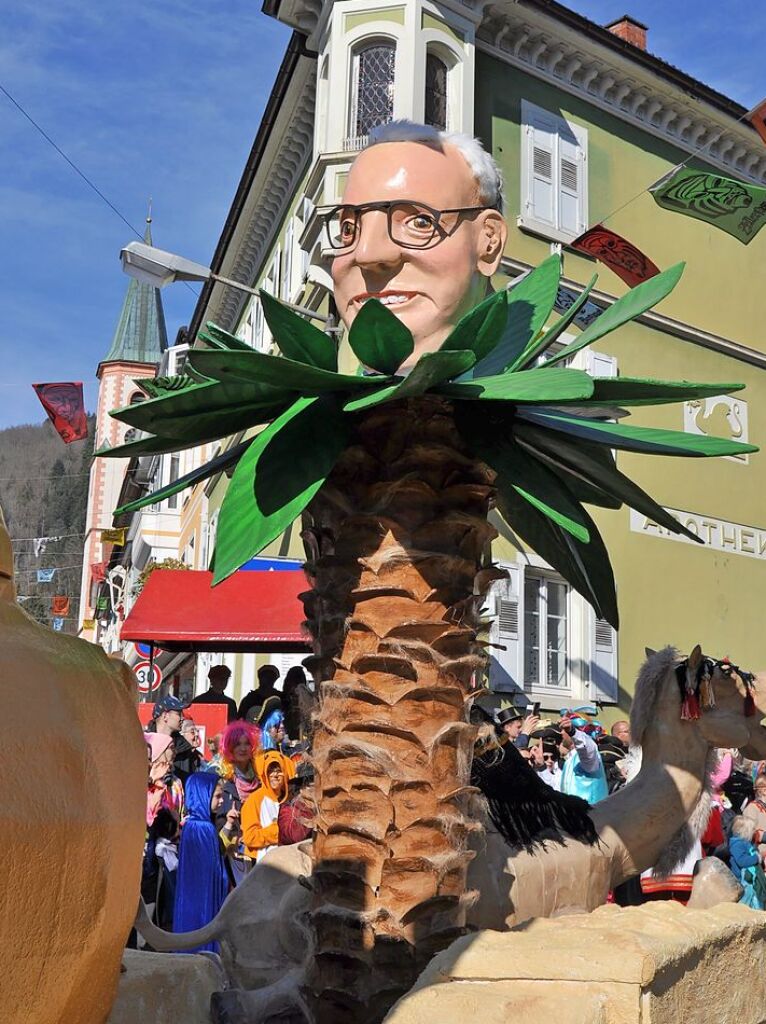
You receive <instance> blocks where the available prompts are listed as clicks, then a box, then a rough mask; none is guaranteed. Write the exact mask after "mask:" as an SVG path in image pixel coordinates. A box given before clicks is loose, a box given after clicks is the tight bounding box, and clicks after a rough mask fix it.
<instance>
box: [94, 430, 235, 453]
mask: <svg viewBox="0 0 766 1024" xmlns="http://www.w3.org/2000/svg"><path fill="white" fill-rule="evenodd" d="M220 436H221V435H220V434H219V433H217V432H216V433H214V434H211V436H210V437H205V438H202V439H199V440H191V441H189V440H186V441H182V440H181V439H180V438H178V437H165V436H163V437H157V436H155V435H153V434H148V435H147V436H146V437H138V438H136V439H135V441H126V442H125V443H124V444H117V445H114V447H112V448H110V447H109V446H108V445H107V446H105V447H103V448H99V449H98V451H96V452H94V453H93V454H94V455H95V456H96V457H97V458H99V457H103V458H105V459H132V458H136V457H138V456H139V455H167V454H168V453H169V452H181V451H184V450H185V449H187V448H195V447H196V446H197V445H198V444H203V443H204V442H205V441H215V440H217V439H218V438H219V437H220Z"/></svg>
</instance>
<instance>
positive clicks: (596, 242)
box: [570, 224, 660, 288]
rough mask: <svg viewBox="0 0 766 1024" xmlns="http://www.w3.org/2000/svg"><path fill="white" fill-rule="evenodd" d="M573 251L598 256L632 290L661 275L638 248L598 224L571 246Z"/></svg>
mask: <svg viewBox="0 0 766 1024" xmlns="http://www.w3.org/2000/svg"><path fill="white" fill-rule="evenodd" d="M570 245H571V247H572V248H573V249H577V250H578V251H579V252H585V253H587V254H588V255H589V256H595V258H596V259H597V260H600V261H601V262H602V263H603V264H604V265H605V266H607V267H609V269H610V270H612V271H614V273H615V274H617V276H618V277H620V278H622V280H623V281H624V282H625V284H627V285H628V286H629V287H630V288H635V286H636V285H637V284H641V282H642V281H648V280H649V278H650V277H654V276H655V274H659V272H660V270H659V267H656V266H655V265H654V263H652V261H651V260H650V259H649V257H648V256H645V255H644V254H643V253H642V252H641V250H640V249H637V248H636V247H635V245H633V244H632V243H631V242H629V241H628V240H627V238H623V237H622V235H618V234H617V233H616V232H614V231H611V230H610V229H609V228H605V227H604V226H603V224H597V225H596V226H595V227H594V228H588V230H587V231H586V232H585V233H584V234H582V235H580V237H579V238H575V240H574V242H571V243H570Z"/></svg>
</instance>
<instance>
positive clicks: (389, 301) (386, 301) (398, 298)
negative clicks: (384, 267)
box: [354, 292, 417, 307]
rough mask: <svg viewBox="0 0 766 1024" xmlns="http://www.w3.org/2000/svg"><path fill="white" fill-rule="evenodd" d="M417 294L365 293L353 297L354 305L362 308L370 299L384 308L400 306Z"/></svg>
mask: <svg viewBox="0 0 766 1024" xmlns="http://www.w3.org/2000/svg"><path fill="white" fill-rule="evenodd" d="M416 295H417V292H366V293H364V294H363V295H357V296H355V297H354V303H355V304H356V305H358V306H363V305H364V303H365V302H368V301H369V300H370V299H377V300H378V302H380V303H381V304H382V305H384V306H390V307H393V306H402V305H404V303H405V302H409V301H410V299H414V298H415V296H416Z"/></svg>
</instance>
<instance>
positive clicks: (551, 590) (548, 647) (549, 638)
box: [524, 573, 569, 691]
mask: <svg viewBox="0 0 766 1024" xmlns="http://www.w3.org/2000/svg"><path fill="white" fill-rule="evenodd" d="M568 603H569V586H568V585H567V584H566V583H564V582H563V580H560V579H554V578H553V577H550V576H543V575H536V574H535V575H533V574H532V573H528V574H527V575H526V576H525V579H524V689H525V690H540V689H548V688H551V687H554V688H556V689H558V690H562V691H563V690H568V682H569V679H568V672H569V658H568V614H567V606H568Z"/></svg>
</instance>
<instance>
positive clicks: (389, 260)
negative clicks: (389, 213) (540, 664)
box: [353, 210, 402, 270]
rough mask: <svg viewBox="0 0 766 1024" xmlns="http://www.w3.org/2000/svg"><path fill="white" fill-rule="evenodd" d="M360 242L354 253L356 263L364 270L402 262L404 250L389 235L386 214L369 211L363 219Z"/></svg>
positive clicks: (360, 228)
mask: <svg viewBox="0 0 766 1024" xmlns="http://www.w3.org/2000/svg"><path fill="white" fill-rule="evenodd" d="M359 231H360V235H359V241H358V242H357V244H356V248H355V249H354V252H353V259H354V262H355V263H356V264H357V265H358V266H359V267H361V268H362V269H368V270H370V269H374V268H375V267H392V266H396V265H397V264H398V263H400V262H401V259H402V249H401V248H400V246H398V245H397V244H396V242H393V241H392V240H391V238H390V236H389V234H388V223H387V217H386V214H385V213H384V212H383V211H382V210H369V211H368V212H367V213H366V214H365V215H364V216H363V217H362V219H361V224H360V227H359Z"/></svg>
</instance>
